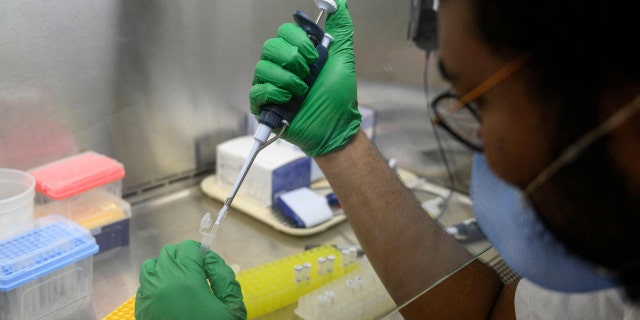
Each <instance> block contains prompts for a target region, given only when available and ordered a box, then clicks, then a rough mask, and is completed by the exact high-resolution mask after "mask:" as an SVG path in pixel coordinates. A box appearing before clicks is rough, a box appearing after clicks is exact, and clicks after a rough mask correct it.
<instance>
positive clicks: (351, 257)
mask: <svg viewBox="0 0 640 320" xmlns="http://www.w3.org/2000/svg"><path fill="white" fill-rule="evenodd" d="M357 257H358V249H356V248H354V247H351V248H349V263H356V258H357Z"/></svg>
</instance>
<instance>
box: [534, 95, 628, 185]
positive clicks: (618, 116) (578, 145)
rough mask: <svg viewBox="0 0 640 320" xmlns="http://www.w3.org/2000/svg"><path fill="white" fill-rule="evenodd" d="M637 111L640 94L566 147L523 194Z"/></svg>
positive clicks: (549, 176)
mask: <svg viewBox="0 0 640 320" xmlns="http://www.w3.org/2000/svg"><path fill="white" fill-rule="evenodd" d="M638 111H640V94H639V95H637V96H636V97H635V98H634V99H633V100H632V101H631V102H629V103H628V104H627V105H625V106H624V107H622V109H620V110H618V111H617V112H616V113H614V114H613V115H612V116H610V117H609V118H608V119H607V120H605V121H604V122H602V123H601V124H600V125H598V126H597V127H595V128H594V129H592V130H591V131H589V132H587V133H586V134H585V135H583V136H582V137H581V138H579V139H578V140H576V141H575V142H574V143H572V144H571V145H569V146H568V147H566V148H565V149H564V150H563V151H562V153H560V156H559V157H558V158H557V159H556V160H554V161H553V162H551V164H550V165H549V166H548V167H546V168H545V169H544V170H542V171H541V172H540V173H539V174H538V176H537V177H536V178H535V179H533V181H531V183H529V185H527V187H526V188H525V190H524V194H526V195H530V194H532V193H533V192H535V191H536V190H537V189H538V188H539V187H540V186H541V185H542V184H543V183H545V182H547V180H549V178H551V177H552V176H553V175H555V174H556V173H557V172H558V170H560V168H562V167H563V166H565V165H566V164H568V163H570V162H572V161H574V160H575V159H576V158H577V157H578V156H579V155H580V154H582V152H584V150H585V149H586V148H587V147H589V146H590V145H591V144H593V142H594V141H596V140H598V139H600V138H602V137H603V136H604V135H606V134H608V133H610V132H611V131H613V130H614V129H616V128H618V127H619V126H621V125H622V124H623V123H624V122H626V121H627V120H629V119H630V118H631V117H632V116H634V115H635V114H636V113H638Z"/></svg>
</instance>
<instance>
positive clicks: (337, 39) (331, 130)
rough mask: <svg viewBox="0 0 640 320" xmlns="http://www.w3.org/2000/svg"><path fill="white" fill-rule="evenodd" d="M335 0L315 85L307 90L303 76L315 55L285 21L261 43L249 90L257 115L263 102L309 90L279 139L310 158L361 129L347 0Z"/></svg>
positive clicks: (283, 99)
mask: <svg viewBox="0 0 640 320" xmlns="http://www.w3.org/2000/svg"><path fill="white" fill-rule="evenodd" d="M336 4H337V5H338V8H337V10H336V12H334V13H333V14H330V15H329V16H328V17H327V21H326V23H325V29H326V30H325V32H327V33H329V34H330V35H331V36H333V38H334V42H333V43H332V44H331V46H330V47H329V58H328V60H327V62H326V64H325V65H324V67H323V69H322V71H321V72H320V75H319V76H318V78H317V79H316V82H315V84H314V85H313V86H312V87H311V88H308V86H307V85H306V84H305V83H304V81H303V79H304V78H306V77H307V76H308V75H309V67H308V65H310V64H313V63H314V62H316V61H317V59H318V53H317V51H316V49H315V48H314V46H313V43H312V42H311V40H309V38H308V37H307V35H306V33H305V32H304V31H303V30H302V29H301V28H300V27H298V26H297V25H296V24H295V23H287V24H284V25H282V26H281V27H280V29H279V30H278V37H277V38H272V39H269V40H267V41H266V42H265V44H264V46H263V49H262V50H263V51H262V55H261V57H260V61H259V62H258V64H257V66H256V69H255V74H254V80H253V87H252V88H251V91H250V92H249V100H250V102H251V112H252V113H253V114H255V115H256V116H258V115H259V114H260V108H261V107H262V106H263V105H265V104H268V103H275V104H284V103H286V102H288V101H289V100H290V99H291V97H292V96H300V95H304V94H305V93H306V94H307V97H306V99H305V101H304V103H303V104H302V106H301V108H300V110H299V112H298V114H297V115H296V117H295V118H294V119H293V121H292V122H291V124H290V126H289V127H288V128H287V129H286V130H285V132H284V133H283V135H282V138H283V139H285V140H287V141H289V142H291V143H293V144H295V145H297V146H298V147H300V149H302V151H304V152H305V153H306V154H307V155H309V156H311V157H317V156H321V155H323V154H327V153H329V152H332V151H336V150H338V149H340V148H342V147H343V146H345V145H346V144H347V143H348V142H349V141H350V139H351V137H353V136H354V135H355V134H356V133H357V132H358V130H359V129H360V121H361V115H360V113H359V112H358V102H357V100H356V99H357V97H356V74H355V60H354V54H353V25H352V22H351V17H350V16H349V11H348V10H347V0H336Z"/></svg>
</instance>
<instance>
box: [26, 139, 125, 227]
mask: <svg viewBox="0 0 640 320" xmlns="http://www.w3.org/2000/svg"><path fill="white" fill-rule="evenodd" d="M29 172H30V173H31V174H32V175H33V176H34V178H35V180H36V191H37V195H36V200H35V203H36V208H35V216H36V218H38V217H42V216H45V215H48V214H60V215H63V216H65V217H67V218H69V219H71V220H73V221H75V222H77V223H79V224H80V225H82V226H83V227H85V228H88V229H91V228H95V227H99V226H102V225H106V224H109V223H112V222H115V221H119V220H122V219H126V218H128V217H130V216H131V209H130V206H129V204H128V203H125V202H124V201H123V200H122V199H121V196H122V179H123V177H124V175H125V173H124V166H123V165H122V164H121V163H119V162H118V161H116V160H114V159H111V158H109V157H107V156H104V155H101V154H98V153H96V152H93V151H88V152H84V153H80V154H77V155H74V156H71V157H68V158H65V159H61V160H58V161H55V162H52V163H49V164H47V165H44V166H41V167H38V168H34V169H31V170H29Z"/></svg>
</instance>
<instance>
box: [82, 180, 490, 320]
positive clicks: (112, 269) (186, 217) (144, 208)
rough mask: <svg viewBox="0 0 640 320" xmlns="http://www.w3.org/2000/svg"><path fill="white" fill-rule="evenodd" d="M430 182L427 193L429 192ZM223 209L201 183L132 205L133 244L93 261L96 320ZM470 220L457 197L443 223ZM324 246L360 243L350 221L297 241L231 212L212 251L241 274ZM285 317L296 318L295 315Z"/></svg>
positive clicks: (473, 247) (420, 190)
mask: <svg viewBox="0 0 640 320" xmlns="http://www.w3.org/2000/svg"><path fill="white" fill-rule="evenodd" d="M425 183H426V184H427V188H424V184H425ZM408 186H409V187H411V188H412V189H414V190H415V194H416V197H417V198H418V199H419V200H421V201H423V200H429V199H427V198H425V197H428V198H433V197H434V196H433V190H430V188H436V189H435V191H437V192H440V193H441V194H446V192H448V191H446V190H445V189H439V187H438V186H437V185H432V184H429V183H427V182H425V181H424V180H423V179H418V180H416V181H414V182H412V185H408ZM221 207H222V202H221V201H219V200H216V199H213V198H212V197H210V196H209V195H207V194H205V193H204V192H203V191H202V189H201V188H200V185H199V184H193V185H191V186H189V187H187V188H184V189H182V190H178V191H175V192H172V193H169V194H165V195H163V196H160V197H156V198H153V199H148V200H144V201H140V202H137V203H136V202H132V215H131V218H130V221H129V231H130V234H129V236H130V238H129V244H128V245H125V246H120V247H116V248H113V249H109V250H107V251H104V252H100V253H98V254H96V255H95V256H94V257H93V261H94V266H93V268H94V270H93V291H92V298H93V303H94V307H95V312H96V316H97V318H98V319H103V318H104V317H105V316H107V315H109V313H111V312H112V311H113V310H116V309H117V308H118V307H119V306H121V305H122V304H123V303H124V302H125V301H127V300H128V299H130V298H131V297H133V296H134V295H135V293H136V290H137V288H138V274H139V268H140V266H141V265H142V263H143V261H144V260H146V259H150V258H155V257H157V256H158V253H159V251H160V249H161V248H162V247H163V246H164V245H166V244H169V243H179V242H180V241H182V240H185V239H194V240H198V241H199V240H200V239H201V238H202V236H201V235H200V233H199V225H200V220H201V218H202V216H203V214H204V213H205V212H211V213H212V214H216V213H217V212H218V211H219V210H220V208H221ZM471 217H472V213H471V208H470V206H469V203H468V198H467V197H466V196H464V195H461V194H458V193H455V194H454V196H453V197H452V198H451V200H450V201H449V202H448V205H447V208H446V211H444V213H443V214H442V215H441V216H440V217H439V221H440V222H441V223H442V225H443V227H446V226H449V225H452V224H455V223H459V222H462V221H465V220H467V219H469V218H471ZM323 244H333V245H339V246H354V247H357V246H358V240H357V239H356V237H355V235H354V233H353V230H352V229H351V226H350V224H349V222H348V221H343V222H340V223H338V224H336V225H334V226H331V227H330V228H328V229H327V230H325V231H322V232H318V233H315V234H311V235H305V236H294V235H290V234H286V233H283V232H280V231H277V230H276V229H274V228H272V227H271V226H269V225H267V224H265V223H263V222H261V221H259V220H257V219H254V218H253V217H251V216H249V215H247V214H245V213H244V212H240V211H238V210H236V209H234V208H233V207H232V208H231V209H230V211H229V214H228V216H227V217H226V218H225V220H224V222H223V225H222V227H221V228H220V230H219V232H218V234H217V237H216V239H215V241H214V243H213V245H212V249H213V250H214V251H216V252H217V253H218V254H220V256H221V257H222V258H223V259H224V260H225V261H226V262H227V264H229V265H230V266H231V267H232V268H233V269H234V270H236V272H237V271H239V270H245V269H249V268H253V267H256V266H259V265H263V264H266V263H269V262H271V261H274V260H277V259H281V258H284V257H287V256H290V255H294V254H297V253H300V252H302V251H304V250H305V249H308V248H309V247H310V246H313V245H323ZM467 248H468V249H469V250H470V252H472V253H473V254H474V255H480V254H483V255H482V259H484V260H487V261H489V260H490V259H493V258H494V257H495V254H494V253H492V251H493V249H491V248H490V245H489V244H488V243H487V242H486V241H484V240H481V241H474V242H470V243H469V244H468V245H467ZM452 271H453V270H452ZM285 312H288V313H289V314H290V315H291V318H292V319H296V317H295V316H294V314H293V312H292V311H291V310H289V311H285ZM282 317H283V316H282V315H280V316H278V318H282Z"/></svg>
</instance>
